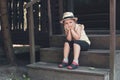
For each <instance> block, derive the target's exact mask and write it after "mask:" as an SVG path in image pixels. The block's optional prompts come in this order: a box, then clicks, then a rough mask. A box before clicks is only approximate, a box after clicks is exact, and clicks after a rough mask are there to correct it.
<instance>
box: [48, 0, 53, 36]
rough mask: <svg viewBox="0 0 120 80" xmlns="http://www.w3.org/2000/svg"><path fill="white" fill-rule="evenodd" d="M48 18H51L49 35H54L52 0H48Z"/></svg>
mask: <svg viewBox="0 0 120 80" xmlns="http://www.w3.org/2000/svg"><path fill="white" fill-rule="evenodd" d="M48 19H49V35H50V36H51V35H52V14H51V5H50V0H48Z"/></svg>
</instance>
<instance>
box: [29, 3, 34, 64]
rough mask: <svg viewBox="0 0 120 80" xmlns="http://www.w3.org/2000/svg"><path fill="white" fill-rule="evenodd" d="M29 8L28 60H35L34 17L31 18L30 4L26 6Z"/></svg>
mask: <svg viewBox="0 0 120 80" xmlns="http://www.w3.org/2000/svg"><path fill="white" fill-rule="evenodd" d="M28 9H29V10H28V11H29V12H28V13H29V17H28V19H29V44H30V62H31V63H34V62H35V41H34V18H33V7H32V5H31V6H30V7H29V8H28Z"/></svg>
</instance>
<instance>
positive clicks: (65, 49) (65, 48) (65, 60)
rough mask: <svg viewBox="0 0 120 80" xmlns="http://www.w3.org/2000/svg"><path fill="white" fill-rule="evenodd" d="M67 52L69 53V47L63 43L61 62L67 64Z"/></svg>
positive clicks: (66, 43)
mask: <svg viewBox="0 0 120 80" xmlns="http://www.w3.org/2000/svg"><path fill="white" fill-rule="evenodd" d="M69 52H70V45H69V43H68V42H65V43H64V50H63V55H64V57H63V61H64V62H67V63H68V56H69Z"/></svg>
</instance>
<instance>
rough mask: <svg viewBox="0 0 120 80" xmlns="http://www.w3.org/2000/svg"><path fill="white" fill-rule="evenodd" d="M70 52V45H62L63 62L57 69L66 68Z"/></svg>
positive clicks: (66, 43)
mask: <svg viewBox="0 0 120 80" xmlns="http://www.w3.org/2000/svg"><path fill="white" fill-rule="evenodd" d="M69 52H70V45H69V43H68V42H65V43H64V50H63V55H64V56H63V61H62V63H61V64H59V65H58V67H59V68H63V67H66V66H68V56H69Z"/></svg>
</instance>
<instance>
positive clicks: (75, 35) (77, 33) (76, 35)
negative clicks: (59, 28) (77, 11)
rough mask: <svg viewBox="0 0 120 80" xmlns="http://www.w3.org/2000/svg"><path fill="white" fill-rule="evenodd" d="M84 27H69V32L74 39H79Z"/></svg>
mask: <svg viewBox="0 0 120 80" xmlns="http://www.w3.org/2000/svg"><path fill="white" fill-rule="evenodd" d="M83 29H84V28H83V27H82V26H81V27H78V28H77V29H76V30H75V29H73V28H72V29H71V34H72V37H73V38H74V39H75V40H79V39H80V37H81V32H82V30H83Z"/></svg>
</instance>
